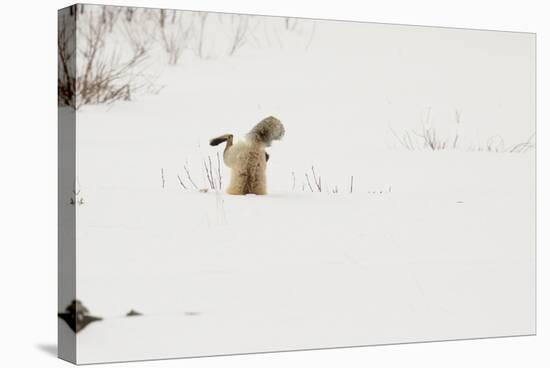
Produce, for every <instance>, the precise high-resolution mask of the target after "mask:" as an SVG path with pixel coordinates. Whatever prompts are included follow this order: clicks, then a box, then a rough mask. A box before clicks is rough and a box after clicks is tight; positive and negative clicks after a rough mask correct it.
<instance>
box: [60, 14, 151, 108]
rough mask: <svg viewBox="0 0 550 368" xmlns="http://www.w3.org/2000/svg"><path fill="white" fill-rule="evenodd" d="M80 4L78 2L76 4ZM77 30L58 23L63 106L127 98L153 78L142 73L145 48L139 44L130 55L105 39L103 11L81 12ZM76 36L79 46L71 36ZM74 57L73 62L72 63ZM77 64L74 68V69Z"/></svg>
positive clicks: (107, 25)
mask: <svg viewBox="0 0 550 368" xmlns="http://www.w3.org/2000/svg"><path fill="white" fill-rule="evenodd" d="M79 6H81V5H79ZM80 11H81V14H82V15H79V17H80V18H81V19H80V20H79V21H78V25H77V27H78V29H77V30H76V32H75V30H74V29H71V22H69V21H64V22H61V23H60V29H59V36H58V58H59V66H60V74H59V78H58V100H59V102H60V103H61V104H63V105H68V106H72V107H74V108H79V107H81V106H83V105H87V104H100V103H111V102H114V101H118V100H130V99H131V98H132V96H133V94H134V93H135V92H137V91H139V90H140V89H142V88H145V87H150V85H151V84H152V80H151V79H150V78H147V77H145V75H144V73H143V68H144V65H143V62H144V61H145V60H146V58H147V50H146V48H145V47H144V46H143V45H142V46H140V47H136V48H134V50H133V51H132V52H131V53H130V54H129V55H123V52H121V51H120V50H118V49H116V48H115V46H114V45H109V44H108V43H107V42H106V38H107V34H108V32H109V31H110V28H111V24H110V22H108V21H107V19H108V17H110V16H107V15H106V14H107V13H104V12H103V11H101V12H98V11H94V9H93V7H90V11H86V12H85V13H83V8H80ZM113 17H114V15H113ZM75 33H76V34H77V38H78V47H71V44H72V43H74V44H75V45H76V43H75V42H74V40H72V39H71V38H73V37H75ZM75 58H76V63H75ZM75 64H76V71H75V70H71V66H72V68H73V69H74V65H75Z"/></svg>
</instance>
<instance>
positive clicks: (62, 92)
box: [57, 6, 76, 107]
mask: <svg viewBox="0 0 550 368" xmlns="http://www.w3.org/2000/svg"><path fill="white" fill-rule="evenodd" d="M57 59H58V63H57V65H58V70H57V102H58V104H59V105H66V106H73V107H74V106H75V103H76V102H75V101H76V6H72V7H70V9H69V13H68V14H67V13H65V12H60V14H59V18H58V33H57Z"/></svg>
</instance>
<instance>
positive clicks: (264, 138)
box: [247, 116, 285, 147]
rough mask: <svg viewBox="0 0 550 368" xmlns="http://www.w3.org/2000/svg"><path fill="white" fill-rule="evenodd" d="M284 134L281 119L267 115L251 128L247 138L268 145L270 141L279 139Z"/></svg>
mask: <svg viewBox="0 0 550 368" xmlns="http://www.w3.org/2000/svg"><path fill="white" fill-rule="evenodd" d="M284 135H285V127H284V126H283V124H281V121H280V120H279V119H277V118H275V117H273V116H268V117H267V118H265V119H263V120H262V121H260V122H259V123H258V124H256V125H255V126H254V128H252V130H251V131H250V132H249V133H248V134H247V138H248V139H250V140H251V141H253V142H256V143H263V144H265V145H266V146H268V147H269V146H270V145H271V142H272V141H274V140H278V139H281V138H283V136H284Z"/></svg>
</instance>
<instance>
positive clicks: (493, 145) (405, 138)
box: [390, 109, 535, 153]
mask: <svg viewBox="0 0 550 368" xmlns="http://www.w3.org/2000/svg"><path fill="white" fill-rule="evenodd" d="M461 124H462V119H461V113H460V111H459V110H455V121H454V126H455V133H454V136H451V135H448V134H445V133H443V132H442V131H441V130H440V129H439V128H437V127H436V125H435V124H434V123H433V121H432V120H431V117H430V110H429V109H428V112H427V114H426V117H425V119H424V120H423V122H422V126H421V128H420V129H416V130H405V131H403V132H401V133H400V134H398V133H397V132H396V131H395V130H394V129H393V128H392V127H391V126H390V130H391V132H392V134H393V136H394V137H395V138H396V139H397V141H398V142H399V144H400V145H401V146H402V147H403V148H405V149H407V150H410V151H415V150H428V151H442V150H464V151H480V152H509V153H523V152H527V151H529V150H530V149H532V148H533V147H534V146H535V144H534V138H535V135H534V134H533V135H531V136H530V137H529V139H528V140H527V141H525V142H520V143H516V144H513V145H511V146H507V145H506V144H505V142H504V139H503V138H502V137H501V136H500V135H495V136H492V137H489V138H488V139H487V141H486V142H485V143H480V142H478V143H477V144H464V143H462V144H459V142H463V141H464V139H463V138H461V136H460V133H459V127H460V125H461Z"/></svg>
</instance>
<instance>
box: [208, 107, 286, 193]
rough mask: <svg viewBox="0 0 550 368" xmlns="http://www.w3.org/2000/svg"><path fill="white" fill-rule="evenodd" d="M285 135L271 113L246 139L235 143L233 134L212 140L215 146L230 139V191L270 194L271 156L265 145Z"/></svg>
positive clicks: (225, 157) (225, 158)
mask: <svg viewBox="0 0 550 368" xmlns="http://www.w3.org/2000/svg"><path fill="white" fill-rule="evenodd" d="M284 134H285V128H284V126H283V124H281V122H280V121H279V119H277V118H275V117H273V116H269V117H267V118H265V119H263V120H262V121H260V122H259V123H258V124H256V126H254V128H252V130H251V131H250V132H249V133H248V134H247V135H246V136H245V139H244V140H243V141H239V142H238V143H235V144H233V134H224V135H222V136H219V137H217V138H214V139H212V140H210V145H211V146H217V145H218V144H220V143H223V142H226V144H225V149H224V151H223V162H224V163H225V165H226V166H227V167H229V168H230V169H231V182H230V183H229V187H228V188H227V193H228V194H240V195H242V194H259V195H263V194H267V187H266V174H265V170H266V164H267V161H268V160H269V155H268V153H267V152H266V151H265V148H266V147H269V146H270V145H271V142H272V141H273V140H279V139H281V138H282V137H283V136H284Z"/></svg>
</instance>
